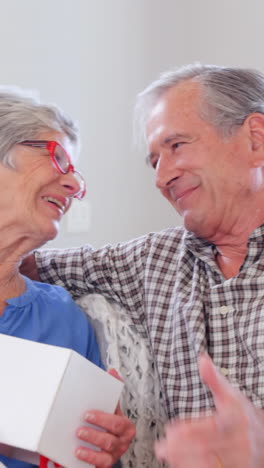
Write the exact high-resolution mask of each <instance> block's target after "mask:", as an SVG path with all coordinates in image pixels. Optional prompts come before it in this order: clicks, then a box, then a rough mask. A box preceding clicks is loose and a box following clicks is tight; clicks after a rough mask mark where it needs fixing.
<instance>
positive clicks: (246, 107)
mask: <svg viewBox="0 0 264 468" xmlns="http://www.w3.org/2000/svg"><path fill="white" fill-rule="evenodd" d="M187 80H192V81H195V82H198V83H200V85H201V88H202V102H201V106H200V108H199V109H198V111H199V115H200V116H201V118H202V119H204V120H206V121H208V122H210V123H211V124H212V125H214V126H215V127H216V128H217V130H218V131H219V133H220V134H221V135H223V136H228V135H231V134H232V133H233V132H234V131H235V129H236V128H237V127H239V126H240V125H242V124H243V122H244V120H245V119H246V117H247V116H248V115H249V114H251V113H253V112H259V113H261V114H264V75H262V73H260V72H259V71H257V70H252V69H247V68H233V67H221V66H216V65H201V64H191V65H186V66H183V67H181V68H179V69H176V70H173V71H169V72H167V73H164V74H162V75H161V76H160V78H159V79H158V80H156V81H154V82H153V83H151V84H150V85H149V86H148V87H147V88H146V89H145V90H144V91H142V92H141V93H140V94H139V95H138V97H137V102H136V106H135V128H137V135H138V136H139V137H140V138H142V137H143V139H144V140H145V128H146V123H147V120H148V118H149V115H150V112H151V110H152V109H153V107H154V106H155V104H156V103H157V101H158V100H159V98H160V97H161V96H162V95H163V94H164V93H165V92H166V91H167V90H169V89H170V88H173V87H174V86H177V85H178V84H179V83H181V82H183V81H187Z"/></svg>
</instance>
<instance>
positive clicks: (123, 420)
mask: <svg viewBox="0 0 264 468" xmlns="http://www.w3.org/2000/svg"><path fill="white" fill-rule="evenodd" d="M120 412H121V410H120ZM84 419H85V421H86V422H88V423H91V424H95V425H96V426H99V427H101V428H102V429H105V430H106V431H108V432H110V433H112V434H114V435H116V436H120V435H122V438H126V439H127V440H132V438H133V437H134V435H135V427H134V424H133V423H132V422H131V421H130V420H129V419H128V418H127V417H126V416H124V415H123V413H122V412H121V414H109V413H105V412H103V411H99V410H92V411H89V412H87V413H86V414H85V418H84Z"/></svg>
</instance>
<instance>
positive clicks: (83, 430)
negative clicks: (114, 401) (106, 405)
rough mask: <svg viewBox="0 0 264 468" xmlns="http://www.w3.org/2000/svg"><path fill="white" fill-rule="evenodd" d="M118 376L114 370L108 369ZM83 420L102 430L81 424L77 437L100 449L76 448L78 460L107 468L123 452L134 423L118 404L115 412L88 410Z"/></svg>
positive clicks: (128, 442)
mask: <svg viewBox="0 0 264 468" xmlns="http://www.w3.org/2000/svg"><path fill="white" fill-rule="evenodd" d="M110 373H111V374H112V375H114V376H115V377H117V378H118V375H117V373H116V371H113V370H112V371H110ZM85 421H86V422H88V423H91V424H95V425H96V426H99V427H100V428H102V429H104V431H101V430H97V429H96V428H93V427H87V426H82V427H80V428H78V430H77V436H78V437H79V439H81V440H84V441H86V442H89V443H91V444H93V445H96V446H97V447H99V448H100V449H101V450H100V451H95V450H92V449H90V448H86V447H84V446H80V447H78V448H77V449H76V452H75V453H76V456H77V458H79V459H80V460H83V461H86V462H88V463H91V464H92V465H95V466H96V467H97V468H109V467H111V466H112V465H113V464H114V463H115V462H117V461H118V460H119V458H120V457H121V455H123V453H125V452H126V451H127V449H128V447H129V445H130V443H131V441H132V439H133V438H134V436H135V426H134V424H133V423H132V422H131V421H130V420H129V419H128V418H127V417H126V416H124V414H123V413H122V411H121V409H120V406H119V404H118V406H117V409H116V411H115V414H109V413H104V412H103V411H97V410H93V411H89V413H87V414H86V415H85Z"/></svg>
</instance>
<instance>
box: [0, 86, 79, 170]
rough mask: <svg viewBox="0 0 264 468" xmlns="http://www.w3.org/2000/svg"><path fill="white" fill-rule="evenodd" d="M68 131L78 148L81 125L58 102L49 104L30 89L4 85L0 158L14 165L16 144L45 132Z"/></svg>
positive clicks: (0, 106)
mask: <svg viewBox="0 0 264 468" xmlns="http://www.w3.org/2000/svg"><path fill="white" fill-rule="evenodd" d="M46 131H56V132H61V133H64V134H65V135H66V136H67V137H68V138H69V140H70V141H71V143H72V144H73V145H74V147H75V149H76V151H78V146H79V132H78V127H77V125H76V123H75V122H73V120H72V119H71V118H70V117H68V116H67V115H66V114H64V112H62V111H61V110H60V109H59V108H58V107H57V106H56V105H53V104H52V105H46V104H43V103H41V102H40V100H39V99H38V97H37V96H36V95H35V94H34V93H33V92H32V91H29V90H22V89H20V88H17V87H7V86H0V161H1V162H2V164H4V165H6V166H9V167H14V164H13V161H12V151H11V150H12V148H13V147H14V146H15V145H16V144H18V143H21V142H22V141H24V140H34V139H38V138H39V137H40V135H41V133H43V132H46Z"/></svg>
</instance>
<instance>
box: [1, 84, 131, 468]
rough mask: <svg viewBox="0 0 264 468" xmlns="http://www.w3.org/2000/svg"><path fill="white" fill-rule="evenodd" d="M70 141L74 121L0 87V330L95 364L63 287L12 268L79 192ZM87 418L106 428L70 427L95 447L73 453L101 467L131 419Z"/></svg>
mask: <svg viewBox="0 0 264 468" xmlns="http://www.w3.org/2000/svg"><path fill="white" fill-rule="evenodd" d="M77 147H78V136H77V130H76V128H75V125H74V124H73V122H72V121H71V120H70V119H69V118H68V117H66V116H65V115H64V114H63V113H62V112H61V111H60V110H59V109H58V108H56V107H54V106H46V105H42V104H41V103H40V102H38V101H37V100H36V99H34V98H33V97H32V96H28V95H25V94H23V93H22V92H21V91H18V90H14V89H7V88H0V186H1V202H0V229H1V236H0V258H1V261H0V290H1V294H0V333H4V334H7V335H12V336H16V337H20V338H26V339H30V340H33V341H38V342H42V343H49V344H52V345H57V346H62V347H67V348H72V349H74V350H75V351H77V352H78V353H80V354H82V355H83V356H85V357H86V358H87V359H89V360H91V361H92V362H94V363H95V364H97V365H98V366H101V361H100V355H99V350H98V346H97V343H96V339H95V335H94V332H93V329H92V327H91V325H90V324H89V322H88V320H87V318H86V316H85V315H84V313H83V312H82V311H81V310H80V309H79V308H78V307H77V306H76V305H75V303H74V302H73V301H72V299H71V297H70V296H69V294H68V293H67V292H66V291H65V290H64V289H62V288H60V287H58V286H50V285H47V284H43V283H37V282H34V281H31V280H29V279H27V278H25V277H24V276H22V275H21V274H20V273H19V264H20V262H21V260H22V258H23V256H25V255H26V254H28V253H29V252H30V251H32V250H33V249H35V248H36V247H39V246H41V245H42V244H44V243H45V242H47V241H48V240H51V239H53V238H54V237H55V236H56V235H57V233H58V228H59V223H60V220H61V218H62V217H63V215H64V214H65V213H66V212H67V210H68V209H69V208H70V205H71V202H72V199H73V198H78V199H81V198H83V196H84V194H85V183H84V180H83V178H82V176H81V175H80V174H79V173H78V172H77V171H76V170H75V169H74V166H73V155H74V154H75V153H76V151H77ZM90 417H91V420H93V421H96V422H97V423H99V424H98V425H100V426H101V427H103V428H104V429H105V430H106V431H103V432H102V431H96V430H92V429H88V428H86V427H82V428H79V429H78V430H77V434H78V436H79V437H80V439H82V440H86V441H88V442H91V443H94V444H96V445H97V446H99V447H100V448H101V449H102V450H101V451H99V452H98V451H97V452H96V451H93V450H91V449H88V448H85V447H82V445H81V441H80V447H79V448H78V449H77V450H76V456H77V457H78V458H80V459H82V460H84V461H87V462H89V463H91V464H93V465H96V466H98V467H109V466H111V465H112V464H113V463H115V462H116V461H117V460H118V459H119V458H120V456H121V455H122V453H124V451H126V449H127V447H128V445H129V443H130V441H131V439H132V438H133V435H134V428H133V425H132V424H131V423H130V422H129V421H128V419H127V418H125V417H124V416H123V415H122V413H121V411H120V410H117V412H116V414H115V415H110V414H106V413H103V412H98V411H97V412H94V413H93V412H90ZM87 421H88V420H87ZM0 442H1V441H0ZM0 461H1V462H2V463H4V464H5V465H7V466H8V467H16V468H22V467H23V468H29V467H32V466H33V465H30V464H28V463H24V462H20V461H17V460H13V459H10V458H7V457H5V456H4V455H2V456H0Z"/></svg>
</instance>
